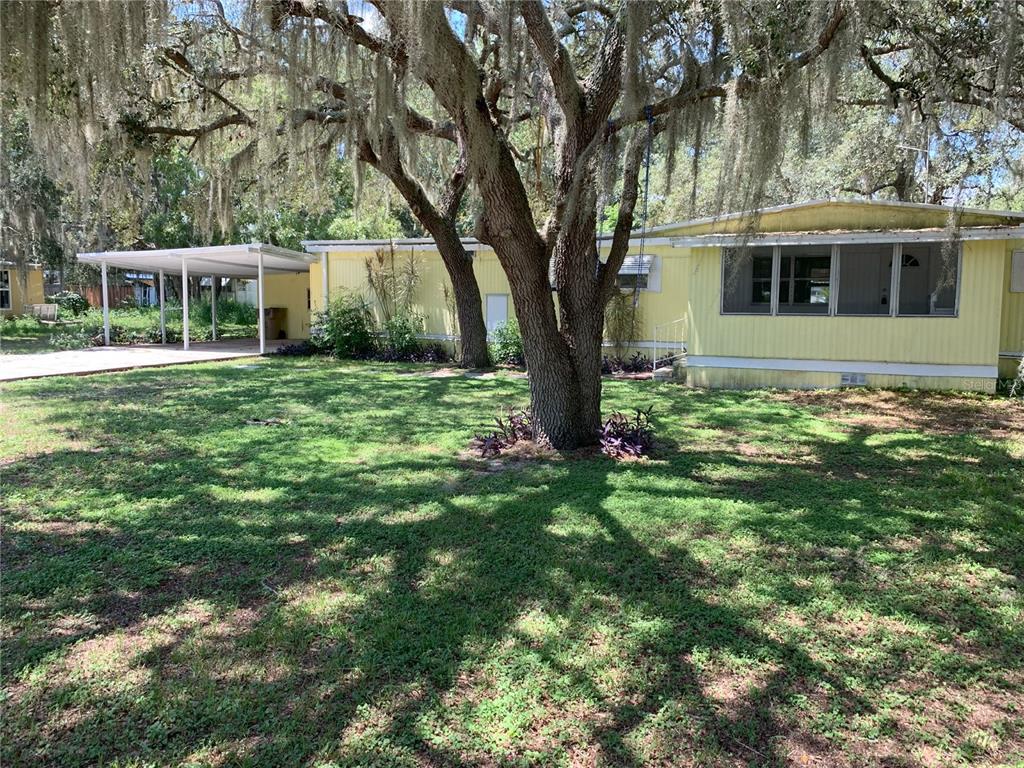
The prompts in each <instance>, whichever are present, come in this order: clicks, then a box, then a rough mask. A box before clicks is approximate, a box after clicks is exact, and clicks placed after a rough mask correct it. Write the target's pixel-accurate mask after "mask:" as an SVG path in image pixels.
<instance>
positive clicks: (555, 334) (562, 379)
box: [506, 254, 604, 449]
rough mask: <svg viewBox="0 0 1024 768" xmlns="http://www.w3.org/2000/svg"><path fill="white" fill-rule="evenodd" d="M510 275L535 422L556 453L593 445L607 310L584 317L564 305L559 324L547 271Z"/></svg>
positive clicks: (596, 308)
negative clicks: (602, 339) (561, 450)
mask: <svg viewBox="0 0 1024 768" xmlns="http://www.w3.org/2000/svg"><path fill="white" fill-rule="evenodd" d="M539 257H540V255H538V256H536V257H534V258H539ZM506 258H508V255H507V254H506ZM531 261H532V260H531ZM507 274H508V276H509V284H510V289H511V291H512V301H513V303H514V305H515V310H516V316H517V317H518V318H519V328H520V332H521V333H522V335H523V350H524V352H525V355H526V366H527V370H528V371H529V376H530V408H531V411H532V413H533V418H534V420H535V421H536V424H537V426H538V427H539V429H540V432H541V433H542V435H543V436H544V437H545V438H546V439H547V440H548V441H549V442H550V443H551V445H552V446H554V447H555V448H559V449H569V448H578V447H580V446H585V445H591V444H593V443H594V442H595V441H596V440H597V430H598V428H599V427H600V424H601V337H602V332H601V331H602V327H603V316H604V312H603V305H602V306H598V305H596V304H595V305H590V306H589V307H587V308H585V310H584V311H583V312H582V313H581V312H579V311H577V310H578V308H577V307H575V306H572V307H570V306H565V305H564V302H562V301H560V303H559V308H558V312H559V314H560V315H561V317H562V322H561V323H559V321H558V318H557V317H556V312H555V303H554V298H553V295H552V291H551V285H550V283H549V281H548V277H547V271H546V270H529V272H528V273H525V271H524V270H509V271H507Z"/></svg>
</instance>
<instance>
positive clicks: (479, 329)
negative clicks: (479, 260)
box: [438, 240, 491, 368]
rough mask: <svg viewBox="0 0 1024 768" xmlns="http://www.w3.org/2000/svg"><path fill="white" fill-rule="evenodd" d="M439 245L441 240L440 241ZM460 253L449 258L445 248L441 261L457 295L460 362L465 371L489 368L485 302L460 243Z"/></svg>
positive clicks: (468, 259)
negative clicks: (482, 299) (466, 369)
mask: <svg viewBox="0 0 1024 768" xmlns="http://www.w3.org/2000/svg"><path fill="white" fill-rule="evenodd" d="M440 245H441V241H440V240H438V246H440ZM458 250H459V251H461V252H462V253H461V256H460V255H459V254H457V253H450V254H449V255H448V256H446V255H445V249H444V248H442V249H441V258H442V259H443V260H444V263H445V267H446V268H447V269H448V277H449V278H451V281H452V290H453V291H454V293H455V312H456V314H457V315H458V323H459V339H460V352H459V363H460V365H462V366H464V367H466V368H486V367H487V366H488V365H490V364H491V355H490V351H489V350H488V349H487V325H486V323H485V322H484V311H483V303H482V302H481V301H480V286H479V285H478V284H477V281H476V273H474V272H473V262H472V260H470V258H469V257H468V255H467V254H466V251H465V249H464V248H463V247H462V244H461V243H459V244H458Z"/></svg>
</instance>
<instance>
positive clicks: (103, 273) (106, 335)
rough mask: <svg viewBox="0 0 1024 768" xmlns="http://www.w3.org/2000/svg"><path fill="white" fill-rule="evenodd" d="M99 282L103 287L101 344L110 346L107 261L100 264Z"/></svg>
mask: <svg viewBox="0 0 1024 768" xmlns="http://www.w3.org/2000/svg"><path fill="white" fill-rule="evenodd" d="M100 283H101V286H100V287H101V288H102V289H103V344H104V345H105V346H108V347H109V346H110V300H109V299H108V298H107V262H105V261H104V262H102V263H101V264H100Z"/></svg>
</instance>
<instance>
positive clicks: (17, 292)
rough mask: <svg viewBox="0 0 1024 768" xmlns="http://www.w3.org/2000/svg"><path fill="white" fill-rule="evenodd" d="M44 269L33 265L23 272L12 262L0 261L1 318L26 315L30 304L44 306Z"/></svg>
mask: <svg viewBox="0 0 1024 768" xmlns="http://www.w3.org/2000/svg"><path fill="white" fill-rule="evenodd" d="M45 300H46V299H45V297H44V296H43V268H42V267H41V266H39V265H38V264H31V265H29V266H28V268H27V269H25V270H21V269H20V268H19V267H18V266H17V265H15V264H12V263H10V262H5V261H0V317H8V316H16V315H23V314H26V307H27V306H28V305H29V304H42V303H44V302H45Z"/></svg>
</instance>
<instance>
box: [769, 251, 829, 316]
mask: <svg viewBox="0 0 1024 768" xmlns="http://www.w3.org/2000/svg"><path fill="white" fill-rule="evenodd" d="M796 247H800V246H796ZM836 247H837V244H836V243H832V244H831V245H830V246H829V255H828V258H829V262H828V304H827V306H826V307H825V311H824V312H780V311H779V309H778V308H779V307H780V306H783V305H785V306H789V307H792V306H793V301H792V297H793V294H794V293H795V292H796V281H797V280H806V281H807V282H812V279H811V278H802V277H801V278H798V277H797V276H796V259H797V258H800V257H803V258H823V257H819V256H813V255H809V254H790V255H789V256H788V257H787V258H789V259H791V262H790V274H789V277H787V278H786V285H787V287H788V289H789V300H788V301H786V302H783V301H782V256H783V254H782V248H783V246H781V245H776V246H775V250H774V252H773V255H772V257H773V259H775V260H776V261H777V262H778V264H779V269H778V274H777V275H775V276H773V278H772V279H773V280H774V281H775V283H774V285H775V287H776V288H777V289H778V297H777V306H776V314H777V315H779V316H780V317H804V316H807V317H829V316H830V315H832V314H833V309H832V305H833V302H834V301H835V295H836V289H837V287H838V283H837V281H836V277H837V276H836V273H835V268H836ZM811 303H812V302H808V304H811Z"/></svg>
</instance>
